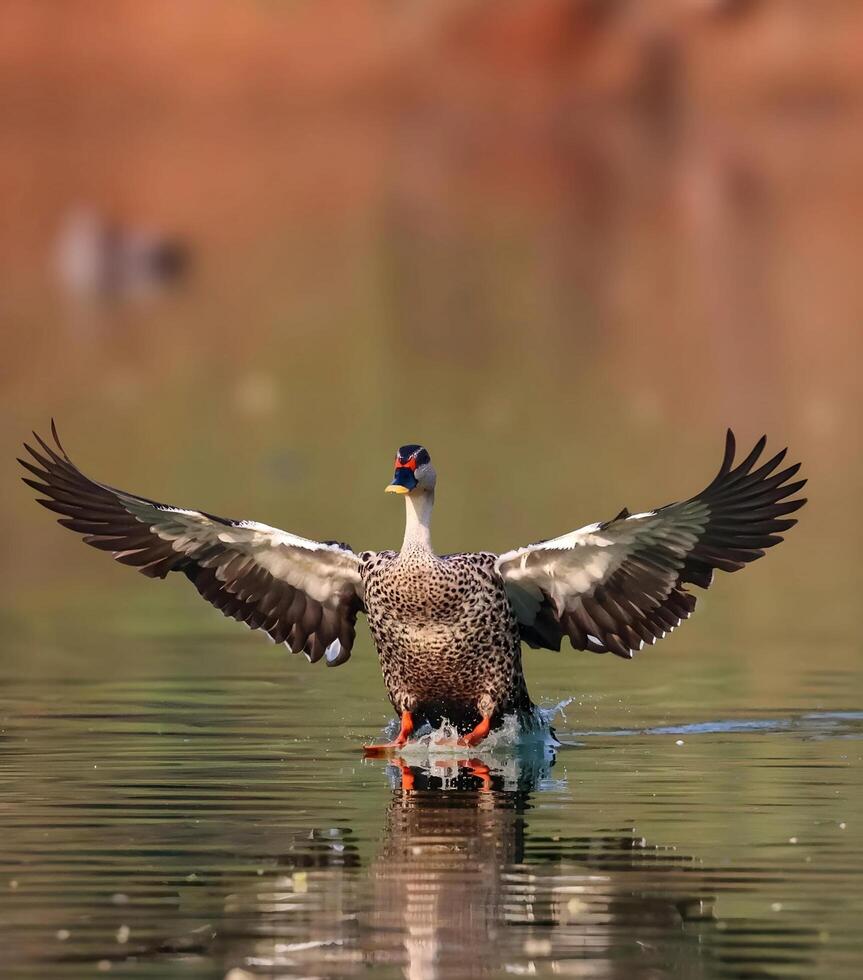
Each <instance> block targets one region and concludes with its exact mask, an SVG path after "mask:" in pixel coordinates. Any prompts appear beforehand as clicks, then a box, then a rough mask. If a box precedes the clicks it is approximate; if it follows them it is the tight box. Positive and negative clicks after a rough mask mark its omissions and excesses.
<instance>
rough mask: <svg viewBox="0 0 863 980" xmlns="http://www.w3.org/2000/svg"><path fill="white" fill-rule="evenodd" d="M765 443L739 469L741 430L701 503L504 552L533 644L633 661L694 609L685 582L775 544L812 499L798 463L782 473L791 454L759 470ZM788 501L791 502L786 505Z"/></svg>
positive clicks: (501, 562)
mask: <svg viewBox="0 0 863 980" xmlns="http://www.w3.org/2000/svg"><path fill="white" fill-rule="evenodd" d="M766 442H767V440H766V438H765V437H762V438H761V439H760V440H759V441H758V443H757V444H756V446H755V448H754V449H753V450H752V452H751V453H750V454H749V455H748V456H747V457H746V458H745V459H744V460H743V462H741V463H740V464H739V465H738V466H736V467H735V466H734V465H733V463H734V453H735V441H734V434H733V433H732V432H731V430H730V429H729V430H728V435H727V438H726V443H725V457H724V459H723V461H722V466H721V468H720V470H719V473H718V474H717V475H716V478H715V479H714V480H713V482H712V483H711V484H710V486H708V487H707V488H706V489H704V490H702V491H701V493H699V494H697V495H696V496H695V497H692V498H690V499H689V500H685V501H683V502H681V503H675V504H669V505H668V506H666V507H661V508H659V509H658V510H653V511H648V512H647V513H644V514H633V515H630V514H629V512H628V511H626V510H624V511H623V512H622V513H620V514H618V516H617V517H615V518H614V519H613V520H611V521H606V522H605V523H602V524H590V525H588V526H587V527H583V528H579V529H578V530H577V531H572V532H571V533H569V534H565V535H563V536H562V537H559V538H554V539H552V540H550V541H541V542H540V543H538V544H534V545H529V546H528V547H526V548H518V549H516V550H515V551H509V552H507V553H506V554H504V555H501V556H500V558H499V559H498V561H497V568H498V570H499V572H500V574H501V575H502V576H503V578H504V582H505V584H506V589H507V593H508V595H509V598H510V601H511V603H512V605H513V608H514V610H515V613H516V616H517V618H518V621H519V625H520V629H521V637H522V639H523V640H524V641H525V642H526V643H528V644H529V645H530V646H532V647H535V648H537V647H547V648H548V649H551V650H559V649H560V642H561V639H562V638H563V637H564V636H568V637H569V639H570V642H571V643H572V645H573V647H575V648H576V649H578V650H590V651H591V652H593V653H609V652H610V653H616V654H617V655H618V656H620V657H626V658H630V657H632V655H633V652H634V651H636V650H640V649H641V647H642V646H644V644H645V643H649V644H652V643H655V642H656V640H658V639H661V638H662V637H663V636H665V634H666V633H667V632H670V631H671V630H673V629H674V628H675V627H676V626H678V625H680V622H681V621H682V620H684V619H687V618H688V617H689V615H690V614H691V613H692V610H693V609H694V608H695V602H696V597H695V596H694V595H692V594H691V593H689V592H688V591H687V590H686V588H685V585H686V584H687V583H690V582H691V583H693V584H695V585H699V586H701V587H702V588H705V589H706V588H707V587H708V586H709V585H710V583H711V582H712V581H713V572H714V569H717V568H719V569H721V570H722V571H724V572H736V571H737V570H738V569H740V568H743V566H744V565H745V564H747V563H748V562H751V561H755V559H756V558H760V557H761V556H762V555H763V554H764V550H765V549H766V548H771V547H773V545H775V544H778V543H779V542H780V541H781V540H782V538H781V537H780V532H783V531H787V530H788V528H790V527H792V525H794V524H796V523H797V522H796V521H795V520H793V519H786V518H785V516H784V515H786V514H791V513H793V512H794V511H796V510H798V508H800V507H802V506H803V504H804V503H806V501H805V499H803V498H795V497H794V495H795V494H796V493H797V492H798V491H799V490H800V489H801V487H803V485H804V484H805V483H806V481H805V480H798V481H796V482H790V481H791V479H792V477H793V476H794V475H795V474H796V473H797V471H798V469H799V468H800V464H799V463H797V464H795V465H794V466H789V467H788V468H787V469H784V470H782V471H781V472H778V473H777V472H775V471H776V470H777V468H778V467H779V465H780V463H781V462H782V460H783V459H784V458H785V453H786V452H787V450H785V449H783V450H782V452H780V453H778V454H777V455H776V456H774V457H773V458H772V459H770V460H768V461H767V462H766V463H764V464H763V465H761V466H759V467H758V468H757V469H755V468H754V467H755V464H756V462H757V461H758V458H759V457H760V455H761V453H762V452H763V450H764V446H765V444H766ZM789 498H791V499H789Z"/></svg>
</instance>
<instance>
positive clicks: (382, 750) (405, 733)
mask: <svg viewBox="0 0 863 980" xmlns="http://www.w3.org/2000/svg"><path fill="white" fill-rule="evenodd" d="M413 730H414V720H413V718H412V717H411V713H410V712H409V711H403V712H402V718H401V728H399V733H398V735H396V737H395V738H394V739H393V740H392V742H384V743H383V744H382V745H364V746H363V752H364V753H365V755H366V756H368V757H369V758H379V757H380V756H384V755H391V754H392V753H393V752H395V751H396V749H400V748H401V747H402V746H403V745H404V744H405V743H406V742H407V740H408V738H409V737H410V736H411V733H412V732H413Z"/></svg>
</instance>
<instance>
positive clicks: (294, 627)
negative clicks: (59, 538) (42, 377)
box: [19, 421, 363, 666]
mask: <svg viewBox="0 0 863 980" xmlns="http://www.w3.org/2000/svg"><path fill="white" fill-rule="evenodd" d="M51 431H52V434H53V436H54V441H55V442H56V450H55V449H52V448H51V447H50V446H49V445H47V443H45V442H44V441H43V440H42V439H41V438H40V437H39V436H38V435H36V439H37V440H38V441H39V444H40V446H41V449H42V453H39V452H37V451H36V450H35V449H32V448H31V447H30V446H27V445H26V444H25V448H26V449H27V451H28V452H29V453H30V455H31V456H32V457H33V461H34V462H29V461H25V460H23V459H20V460H19V462H20V463H21V465H22V466H24V467H25V468H26V469H27V470H29V471H30V473H32V474H33V475H34V476H35V477H36V479H35V480H31V479H24V482H25V483H26V484H28V485H29V486H31V487H33V489H34V490H36V491H37V493H39V494H40V499H39V500H38V503H40V504H42V506H43V507H47V508H48V510H51V511H54V512H55V513H57V514H61V515H62V517H61V518H60V519H59V522H58V523H60V524H62V525H63V527H68V528H69V529H71V530H72V531H77V532H78V533H80V534H83V535H84V541H85V542H86V543H87V544H89V545H92V546H93V547H94V548H99V549H101V550H103V551H109V552H111V554H112V556H113V557H114V558H115V559H116V560H117V561H119V562H122V563H123V564H124V565H133V566H136V567H137V568H138V570H139V571H140V572H142V573H143V574H144V575H149V576H150V577H151V578H165V576H166V575H167V574H168V572H183V573H184V574H185V575H186V577H187V578H189V579H190V581H191V582H193V583H194V585H195V588H196V589H197V590H198V592H199V593H200V594H201V595H202V596H203V597H204V598H205V599H206V600H207V601H208V602H210V603H212V605H214V606H215V607H216V608H217V609H219V610H220V611H221V612H222V613H223V614H224V615H225V616H230V617H232V618H233V619H236V620H239V621H240V622H243V623H246V624H247V625H248V626H249V627H251V628H252V629H260V630H264V631H265V632H266V633H268V634H269V635H270V636H271V637H272V639H273V640H275V642H276V643H285V644H286V645H288V646H289V647H290V648H291V650H292V651H293V652H294V653H299V651H300V650H302V651H303V652H304V653H305V654H306V657H307V658H308V659H309V660H310V661H311V662H314V661H317V660H320V659H321V658H324V659H325V660H326V662H327V663H328V664H329V665H330V666H336V665H338V664H342V663H344V662H345V661H346V660H347V659H348V658H349V657H350V655H351V647H352V646H353V642H354V636H355V633H356V629H355V627H356V619H357V613H358V612H360V611H363V602H362V583H361V580H360V572H359V565H360V559H359V557H358V556H357V555H355V554H354V552H353V551H351V549H350V548H349V547H348V546H347V545H345V544H339V543H337V542H321V541H311V540H309V539H307V538H301V537H298V536H297V535H294V534H289V533H288V532H287V531H280V530H279V529H278V528H274V527H268V526H267V525H266V524H258V523H257V522H255V521H232V520H226V519H225V518H222V517H216V516H214V515H213V514H207V513H204V512H203V511H196V510H184V509H182V508H180V507H169V506H167V505H165V504H159V503H156V502H155V501H154V500H148V499H147V498H146V497H139V496H137V495H136V494H132V493H126V492H125V491H124V490H116V489H115V488H113V487H109V486H107V485H106V484H103V483H96V482H95V481H94V480H91V479H89V478H88V477H86V476H84V474H83V473H82V472H81V471H80V470H79V469H78V468H77V467H76V466H75V464H74V463H72V461H71V460H70V459H69V457H68V456H67V455H66V453H65V451H64V449H63V447H62V446H61V445H60V440H59V439H58V437H57V431H56V429H55V427H54V423H53V421H52V423H51ZM34 435H35V433H34Z"/></svg>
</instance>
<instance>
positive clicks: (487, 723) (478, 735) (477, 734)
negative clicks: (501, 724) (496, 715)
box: [458, 715, 491, 746]
mask: <svg viewBox="0 0 863 980" xmlns="http://www.w3.org/2000/svg"><path fill="white" fill-rule="evenodd" d="M490 730H491V715H483V716H482V721H481V722H480V723H479V724H478V725H477V726H476V728H474V730H473V731H472V732H468V733H467V735H462V737H461V738H460V739H459V740H458V744H459V745H470V746H474V745H479V743H480V742H481V741H482V740H483V739H484V738H485V737H486V735H488V733H489V731H490Z"/></svg>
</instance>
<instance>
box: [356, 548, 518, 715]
mask: <svg viewBox="0 0 863 980" xmlns="http://www.w3.org/2000/svg"><path fill="white" fill-rule="evenodd" d="M361 559H362V565H361V567H360V573H361V575H362V579H363V586H364V592H365V607H366V611H367V613H368V619H369V626H370V628H371V631H372V636H373V637H374V641H375V645H376V647H377V649H378V654H379V656H380V662H381V669H382V671H383V675H384V681H385V683H386V686H387V691H388V693H389V697H390V701H391V702H392V705H393V707H394V708H395V710H396V711H397V712H399V713H401V712H403V711H410V712H412V713H414V714H415V715H417V717H418V718H422V719H425V720H428V721H429V722H431V723H432V724H438V723H439V722H440V720H441V719H442V718H444V717H446V718H448V719H449V720H450V721H452V722H454V723H455V724H457V725H458V726H459V727H460V728H468V727H472V726H473V725H475V724H476V723H477V722H478V720H479V718H480V717H481V714H482V713H486V714H489V715H491V717H492V720H493V723H494V722H495V721H498V720H499V719H500V718H501V717H502V716H503V715H504V714H507V713H509V712H512V711H515V712H519V713H521V712H525V711H529V710H530V708H531V701H530V698H529V696H528V693H527V687H526V685H525V681H524V676H523V674H522V667H521V646H520V639H519V629H518V623H517V622H516V619H515V616H514V614H513V611H512V608H511V606H510V603H509V600H508V598H507V595H506V592H505V590H504V584H503V580H502V579H501V577H500V575H499V574H498V573H497V571H496V569H495V559H496V556H495V555H492V554H487V553H483V552H479V553H474V554H456V555H443V556H437V555H434V554H431V553H430V552H428V551H426V550H424V549H422V548H413V549H408V550H406V551H402V552H401V553H400V554H397V553H395V552H392V551H383V552H378V553H365V554H363V555H362V556H361Z"/></svg>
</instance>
